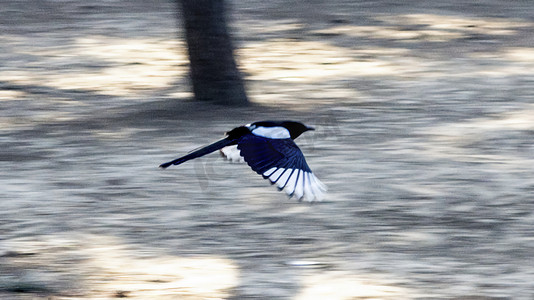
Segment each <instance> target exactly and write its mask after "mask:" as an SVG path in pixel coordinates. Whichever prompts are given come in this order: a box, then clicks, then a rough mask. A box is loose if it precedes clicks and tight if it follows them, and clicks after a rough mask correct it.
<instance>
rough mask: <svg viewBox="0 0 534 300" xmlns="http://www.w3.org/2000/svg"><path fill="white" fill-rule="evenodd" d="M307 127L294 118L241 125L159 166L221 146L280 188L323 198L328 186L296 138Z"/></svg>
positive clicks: (299, 196) (314, 198) (298, 195)
mask: <svg viewBox="0 0 534 300" xmlns="http://www.w3.org/2000/svg"><path fill="white" fill-rule="evenodd" d="M308 130H314V128H313V127H309V126H306V125H304V124H302V123H300V122H294V121H261V122H255V123H252V124H247V125H245V126H239V127H236V128H234V129H232V130H230V131H228V132H227V133H226V137H225V138H223V139H222V140H219V141H217V142H215V143H213V144H210V145H207V146H205V147H203V148H201V149H199V150H196V151H193V152H191V153H189V154H187V155H185V156H182V157H180V158H177V159H175V160H172V161H169V162H166V163H163V164H161V165H160V168H163V169H165V168H167V167H169V166H171V165H179V164H181V163H184V162H186V161H188V160H191V159H194V158H197V157H201V156H204V155H206V154H209V153H212V152H214V151H216V150H220V152H221V154H222V155H223V156H224V157H226V158H227V159H230V160H239V159H242V160H244V161H245V162H247V164H248V165H249V166H250V167H251V168H252V170H254V171H256V173H258V174H260V175H262V176H263V178H264V179H269V181H270V182H271V184H272V185H275V184H276V186H277V187H278V190H280V191H282V190H284V191H285V192H286V193H287V195H288V196H289V197H290V198H291V197H293V196H295V197H296V198H297V199H298V200H299V201H301V200H302V199H304V200H306V201H309V202H313V201H321V200H322V199H323V197H324V193H325V192H326V186H325V185H324V184H323V183H322V182H321V181H319V179H317V177H315V174H313V172H312V170H311V169H310V167H309V166H308V164H307V163H306V159H305V158H304V155H303V154H302V152H301V151H300V149H299V147H298V146H297V145H296V144H295V142H294V141H293V140H294V139H296V138H297V137H299V136H300V135H301V134H302V133H304V132H306V131H308Z"/></svg>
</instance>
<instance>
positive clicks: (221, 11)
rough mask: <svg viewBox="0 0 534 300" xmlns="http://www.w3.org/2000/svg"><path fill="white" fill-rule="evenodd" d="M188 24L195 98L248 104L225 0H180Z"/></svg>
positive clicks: (188, 44)
mask: <svg viewBox="0 0 534 300" xmlns="http://www.w3.org/2000/svg"><path fill="white" fill-rule="evenodd" d="M178 2H179V4H180V8H181V11H182V16H183V20H184V25H185V37H186V41H187V46H188V50H189V61H190V72H191V80H192V83H193V92H194V94H195V99H196V100H200V101H212V102H216V103H221V104H226V105H247V104H248V99H247V95H246V92H245V87H244V84H243V80H242V78H241V74H240V73H239V70H238V69H237V64H236V62H235V59H234V49H233V45H232V41H231V38H230V34H229V33H228V29H227V25H226V11H225V3H224V0H178Z"/></svg>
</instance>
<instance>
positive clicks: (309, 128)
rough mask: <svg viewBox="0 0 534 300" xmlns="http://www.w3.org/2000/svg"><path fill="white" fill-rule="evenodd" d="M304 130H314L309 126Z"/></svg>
mask: <svg viewBox="0 0 534 300" xmlns="http://www.w3.org/2000/svg"><path fill="white" fill-rule="evenodd" d="M306 128H307V129H308V130H315V128H313V127H311V126H306Z"/></svg>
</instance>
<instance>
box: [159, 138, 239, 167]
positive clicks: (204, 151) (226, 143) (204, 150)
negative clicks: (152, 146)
mask: <svg viewBox="0 0 534 300" xmlns="http://www.w3.org/2000/svg"><path fill="white" fill-rule="evenodd" d="M235 141H236V140H235V139H231V138H224V139H222V140H220V141H217V142H215V143H213V144H210V145H208V146H206V147H203V148H201V149H199V150H196V151H193V152H191V153H189V154H187V155H184V156H182V157H180V158H177V159H175V160H172V161H169V162H166V163H163V164H161V165H159V167H160V168H163V169H165V168H167V167H168V166H170V165H179V164H181V163H184V162H186V161H188V160H191V159H193V158H197V157H201V156H204V155H206V154H210V153H211V152H213V151H216V150H219V149H221V148H223V147H226V146H229V145H232V144H233V143H235Z"/></svg>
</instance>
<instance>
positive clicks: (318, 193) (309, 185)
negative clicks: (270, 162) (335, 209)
mask: <svg viewBox="0 0 534 300" xmlns="http://www.w3.org/2000/svg"><path fill="white" fill-rule="evenodd" d="M263 176H265V177H267V178H268V179H269V181H271V183H272V184H276V186H277V187H278V189H279V190H285V192H286V194H287V195H288V196H289V197H290V198H291V197H293V196H295V197H296V198H297V200H299V201H300V200H302V199H304V200H305V201H308V202H313V201H321V200H323V198H324V193H325V192H326V190H327V189H326V186H325V185H324V184H323V183H322V182H321V181H320V180H319V179H317V177H316V176H315V175H314V174H313V173H312V172H305V171H303V170H299V169H286V168H277V167H273V168H270V169H269V170H267V171H265V172H264V173H263Z"/></svg>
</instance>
